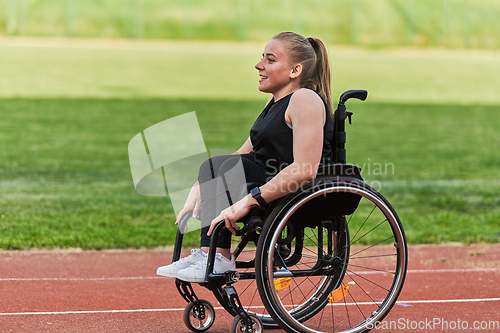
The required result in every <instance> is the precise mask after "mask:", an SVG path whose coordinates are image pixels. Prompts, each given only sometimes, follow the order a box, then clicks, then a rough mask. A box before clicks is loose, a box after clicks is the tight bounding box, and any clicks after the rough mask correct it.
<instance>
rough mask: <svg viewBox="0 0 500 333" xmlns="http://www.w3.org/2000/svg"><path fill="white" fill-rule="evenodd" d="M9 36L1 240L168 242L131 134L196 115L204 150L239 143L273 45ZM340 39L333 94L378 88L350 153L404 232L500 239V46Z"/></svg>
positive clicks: (358, 118) (3, 66)
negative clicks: (433, 46) (133, 155)
mask: <svg viewBox="0 0 500 333" xmlns="http://www.w3.org/2000/svg"><path fill="white" fill-rule="evenodd" d="M2 43H3V44H1V43H0V97H1V98H0V114H1V117H0V142H1V144H0V145H1V149H0V230H1V236H0V248H3V249H27V248H42V247H43V248H57V247H64V248H66V247H80V248H83V249H104V248H139V247H148V248H151V247H156V246H164V245H169V244H173V240H174V237H175V226H174V224H173V221H174V214H173V211H172V208H171V205H170V203H169V201H168V200H167V199H166V198H164V197H163V198H161V197H160V198H155V197H145V196H141V195H139V194H137V193H136V192H135V190H134V186H133V183H132V177H131V174H130V168H129V162H128V151H127V145H128V142H129V141H130V139H131V138H132V137H133V136H134V135H136V134H137V133H139V132H140V131H141V130H143V129H145V128H147V127H149V126H151V125H153V124H156V123H158V122H160V121H162V120H165V119H167V118H170V117H173V116H175V115H179V114H183V113H186V112H190V111H196V112H197V116H198V119H199V122H200V126H201V130H202V132H203V136H204V139H205V142H206V145H207V148H208V149H237V148H238V147H239V146H240V145H241V144H242V142H243V141H244V140H245V139H246V137H247V136H248V131H249V128H250V126H251V124H252V123H253V120H254V119H255V118H256V117H257V115H258V114H259V113H260V111H261V109H262V107H263V104H264V103H265V100H266V98H267V97H266V96H265V95H263V94H259V93H258V92H256V91H255V90H256V88H255V87H256V80H257V76H256V73H254V72H255V70H254V69H253V67H252V66H253V62H254V61H255V59H258V58H259V53H260V52H262V51H261V48H262V47H263V45H260V46H257V45H254V44H237V43H236V44H231V43H214V44H209V43H158V44H157V43H152V44H148V43H132V44H130V43H125V44H124V45H122V44H120V43H121V42H116V44H112V43H110V44H108V45H104V44H99V42H90V43H87V44H85V43H84V42H82V41H80V42H79V44H78V45H76V44H71V43H72V42H69V43H68V46H64V42H56V41H46V40H42V41H26V40H8V41H2ZM16 43H17V44H18V46H13V44H16ZM37 43H38V44H37ZM50 43H55V44H57V45H53V46H52V47H48V46H44V45H43V44H50ZM58 43H59V44H58ZM73 43H74V41H73ZM19 44H21V45H23V46H19ZM97 44H99V45H100V46H99V45H97ZM330 51H331V53H332V54H333V59H334V63H335V65H334V69H333V71H334V77H340V76H343V77H345V80H334V83H333V90H334V92H335V95H338V94H340V92H342V91H343V90H346V89H350V88H366V89H368V90H369V91H370V93H369V98H368V100H367V101H366V102H363V103H361V102H352V103H350V104H349V105H348V106H349V109H351V110H352V111H354V113H355V115H354V117H353V125H352V126H349V127H348V145H347V146H348V162H350V163H355V164H358V165H360V166H362V167H363V166H364V173H363V176H364V178H365V179H366V181H367V182H368V183H369V184H372V185H373V186H374V187H375V188H380V191H381V192H382V193H383V194H384V195H385V196H386V197H387V198H388V199H389V201H390V202H391V203H392V204H393V206H394V207H395V209H396V211H397V212H398V213H399V215H400V217H401V220H402V221H403V224H404V227H405V230H406V232H407V237H408V241H409V242H410V243H412V244H417V243H440V242H463V243H474V242H499V241H500V233H499V232H500V208H499V207H500V197H499V196H498V189H499V187H500V153H499V151H500V150H499V148H500V135H498V131H497V129H498V128H499V127H500V116H499V113H498V112H499V109H500V107H499V105H500V96H499V95H498V94H497V92H496V89H497V86H498V84H497V82H498V77H499V76H498V74H500V73H499V70H500V65H499V64H498V61H497V60H495V59H498V55H499V54H498V53H495V52H477V51H471V52H458V53H456V52H450V51H443V50H417V51H415V52H414V53H410V52H409V51H408V50H392V51H383V50H368V51H367V50H362V49H345V48H342V49H336V48H335V47H332V48H331V49H330ZM253 52H258V53H257V54H252V53H253ZM245 66H246V67H249V68H243V67H245ZM388 71H389V73H387V72H388ZM384 75H385V76H384ZM442 75H445V77H443V76H442ZM467 92H468V93H467ZM380 166H383V168H382V169H381V167H380ZM386 166H387V172H384V171H385V170H384V169H385V167H386ZM197 237H198V236H197V233H189V234H188V239H187V241H188V242H189V243H190V244H192V245H194V244H196V243H197V239H198V238H197Z"/></svg>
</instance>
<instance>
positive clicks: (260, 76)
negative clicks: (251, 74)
mask: <svg viewBox="0 0 500 333" xmlns="http://www.w3.org/2000/svg"><path fill="white" fill-rule="evenodd" d="M259 78H260V80H265V79H267V76H264V75H259Z"/></svg>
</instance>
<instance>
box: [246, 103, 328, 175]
mask: <svg viewBox="0 0 500 333" xmlns="http://www.w3.org/2000/svg"><path fill="white" fill-rule="evenodd" d="M292 95H293V93H291V94H289V95H287V96H285V97H283V98H281V99H280V100H278V101H277V102H275V101H274V98H273V99H272V100H271V101H270V102H269V104H268V105H267V106H266V107H265V108H264V111H262V113H261V114H260V115H259V117H258V118H257V120H256V121H255V123H254V124H253V126H252V129H251V130H250V140H251V142H252V145H253V152H252V154H253V155H254V157H255V160H256V162H257V163H258V164H259V165H261V166H262V167H264V168H265V169H266V170H267V172H268V173H269V174H271V175H276V174H277V173H278V172H280V171H281V170H283V169H284V168H285V167H287V166H288V165H290V164H291V163H293V130H292V129H291V128H290V126H289V125H288V124H287V122H286V121H285V111H286V109H287V108H288V104H289V103H290V98H291V97H292ZM318 96H319V95H318ZM320 97H321V96H320ZM322 100H323V99H322ZM323 104H325V110H326V121H325V125H324V127H323V153H322V157H321V164H328V163H330V161H331V157H332V148H331V145H330V142H331V141H332V136H333V122H332V119H331V117H330V113H329V112H328V107H327V105H326V103H325V101H324V100H323Z"/></svg>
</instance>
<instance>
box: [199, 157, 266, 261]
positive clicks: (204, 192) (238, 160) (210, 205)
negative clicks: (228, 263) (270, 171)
mask: <svg viewBox="0 0 500 333" xmlns="http://www.w3.org/2000/svg"><path fill="white" fill-rule="evenodd" d="M267 177H268V175H267V173H266V171H265V169H264V168H263V167H261V166H260V165H258V164H257V163H255V161H254V159H253V156H252V155H251V154H244V155H223V156H215V157H213V158H211V159H209V160H207V161H205V162H204V163H203V164H202V166H201V167H200V173H199V178H198V180H199V182H200V190H201V209H200V211H201V214H200V217H201V222H202V230H201V244H200V245H201V247H202V250H204V251H205V252H206V251H207V250H208V247H209V245H210V237H208V236H207V231H208V229H209V227H210V224H211V222H212V220H213V219H214V218H215V217H216V216H217V215H219V214H220V212H221V211H222V210H224V209H225V208H227V207H229V206H230V205H232V204H234V203H235V202H237V201H238V200H240V199H242V197H243V196H245V195H246V194H247V190H246V183H247V182H259V183H262V184H263V183H265V181H266V179H267ZM217 247H218V251H219V252H220V253H221V254H222V255H224V256H225V257H226V258H229V257H230V248H231V232H230V231H229V230H228V229H226V228H224V229H222V231H221V232H220V234H219V239H218V243H217Z"/></svg>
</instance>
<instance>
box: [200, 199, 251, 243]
mask: <svg viewBox="0 0 500 333" xmlns="http://www.w3.org/2000/svg"><path fill="white" fill-rule="evenodd" d="M256 204H257V201H256V200H255V199H254V198H253V197H252V196H251V195H250V194H248V195H247V196H246V197H244V198H243V199H241V200H240V201H238V202H237V203H235V204H234V205H232V206H231V207H228V208H226V209H224V210H223V211H222V212H221V213H220V214H219V216H217V217H216V218H215V219H213V221H212V225H210V229H209V230H208V232H207V236H210V235H211V234H212V231H213V230H214V228H215V226H216V225H217V223H219V222H220V221H222V220H224V221H225V222H226V228H228V229H229V231H231V233H232V234H233V236H234V235H236V231H235V229H236V230H240V227H238V226H237V225H236V221H238V220H239V219H241V218H243V217H244V216H246V215H247V214H248V213H249V212H250V208H252V205H256Z"/></svg>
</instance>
